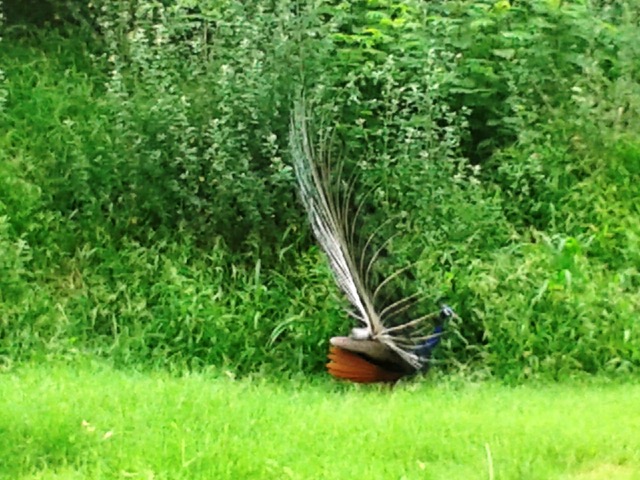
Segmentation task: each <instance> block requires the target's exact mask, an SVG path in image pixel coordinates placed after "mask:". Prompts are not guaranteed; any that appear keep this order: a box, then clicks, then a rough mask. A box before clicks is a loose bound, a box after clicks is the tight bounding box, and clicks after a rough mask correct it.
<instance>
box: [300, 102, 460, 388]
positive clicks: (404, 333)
mask: <svg viewBox="0 0 640 480" xmlns="http://www.w3.org/2000/svg"><path fill="white" fill-rule="evenodd" d="M308 123H309V121H308V118H307V115H306V112H305V102H304V100H303V99H300V100H298V101H297V102H296V104H295V106H294V111H293V115H292V120H291V126H290V133H289V143H290V150H291V155H292V160H293V165H294V170H295V175H296V179H297V185H298V191H299V196H300V198H301V200H302V203H303V205H304V208H305V210H306V211H307V214H308V218H309V222H310V224H311V228H312V231H313V233H314V236H315V237H316V240H317V241H318V243H319V245H320V247H321V248H322V250H324V253H325V255H326V258H327V260H328V263H329V266H330V268H331V270H332V272H333V276H334V279H335V281H336V283H337V285H338V287H339V288H340V290H342V292H343V293H344V295H345V296H346V298H347V300H348V301H349V303H350V305H351V309H350V310H349V314H350V316H351V317H353V318H354V319H355V320H356V321H357V323H358V326H356V327H354V328H352V329H351V332H350V334H349V335H348V336H338V337H333V338H331V339H330V346H329V355H328V358H329V363H328V364H327V369H328V371H329V373H330V374H331V375H332V376H334V377H336V378H338V379H341V380H347V381H351V382H357V383H376V382H391V383H393V382H396V381H397V380H399V379H400V378H403V377H405V376H408V375H413V374H416V373H418V372H422V371H425V370H426V369H427V368H428V367H429V364H430V359H431V355H432V352H433V350H434V348H436V346H437V345H438V343H439V342H440V339H441V337H442V335H443V333H444V331H445V327H446V324H447V322H448V321H449V320H450V319H451V318H453V317H456V318H457V315H456V314H455V312H454V311H453V310H452V308H451V307H449V306H448V305H442V306H441V308H440V309H439V311H436V312H432V313H427V314H422V313H420V314H418V315H417V316H415V317H411V316H409V317H408V315H409V314H410V313H411V312H414V311H416V309H415V308H414V307H415V306H416V305H418V304H419V303H420V302H422V301H423V300H424V299H423V298H422V297H421V296H420V294H419V293H415V294H412V295H410V296H400V298H393V297H391V298H384V299H383V301H381V298H382V295H381V293H382V291H383V290H385V287H387V286H388V285H389V284H390V283H391V282H393V281H394V280H396V279H397V277H398V276H399V275H400V274H401V273H403V272H405V271H406V268H403V269H400V270H397V271H395V272H393V273H391V274H390V275H387V276H385V277H383V278H380V277H376V276H374V275H373V274H372V272H373V271H374V270H375V269H374V266H375V264H376V262H377V261H379V260H380V256H381V252H382V250H383V249H384V246H385V245H387V244H388V241H387V242H384V243H383V247H381V248H378V249H376V250H374V249H373V246H372V245H373V243H374V242H373V239H374V237H375V236H376V235H377V233H378V231H377V230H375V231H374V232H373V233H372V234H371V235H370V236H369V237H368V238H367V239H366V241H364V242H363V241H361V240H360V241H357V239H356V236H357V235H356V234H357V231H358V230H359V228H358V222H359V221H360V219H359V217H360V216H361V213H362V210H363V205H364V200H363V199H361V200H360V201H359V202H355V201H354V192H353V190H354V185H355V182H354V180H353V178H350V179H349V180H346V181H345V179H343V178H342V177H343V176H344V163H343V162H340V161H337V162H336V161H332V148H331V142H330V141H329V140H328V139H327V138H322V139H320V141H318V142H317V144H314V139H313V138H312V136H311V135H310V131H309V126H308ZM365 198H366V196H365ZM353 203H355V206H354V205H352V204H353Z"/></svg>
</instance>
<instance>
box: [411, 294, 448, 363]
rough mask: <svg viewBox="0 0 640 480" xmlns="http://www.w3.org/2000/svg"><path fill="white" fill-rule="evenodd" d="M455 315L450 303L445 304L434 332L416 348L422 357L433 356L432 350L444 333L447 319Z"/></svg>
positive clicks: (416, 351)
mask: <svg viewBox="0 0 640 480" xmlns="http://www.w3.org/2000/svg"><path fill="white" fill-rule="evenodd" d="M454 315H455V312H454V311H453V309H452V308H451V307H450V306H449V305H443V306H442V308H441V309H440V314H439V315H438V323H437V324H436V326H435V328H434V329H433V332H431V335H430V336H429V338H427V340H425V341H424V342H423V343H422V344H420V345H418V346H417V347H416V349H415V350H414V353H415V354H416V355H418V356H419V357H420V358H423V359H428V358H430V357H431V352H432V351H433V349H434V348H436V346H437V345H438V343H440V338H441V337H442V335H443V333H444V324H445V322H446V321H447V320H449V319H450V318H451V317H453V316H454Z"/></svg>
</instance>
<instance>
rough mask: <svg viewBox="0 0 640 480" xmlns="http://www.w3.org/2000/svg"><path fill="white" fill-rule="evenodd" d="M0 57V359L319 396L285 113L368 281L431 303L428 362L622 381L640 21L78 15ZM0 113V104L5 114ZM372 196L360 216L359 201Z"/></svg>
mask: <svg viewBox="0 0 640 480" xmlns="http://www.w3.org/2000/svg"><path fill="white" fill-rule="evenodd" d="M74 11H77V12H80V11H83V12H84V14H85V15H88V16H86V17H84V18H80V17H77V18H76V25H75V26H74V25H68V26H66V27H65V28H62V29H58V30H55V29H53V28H49V29H44V30H42V31H40V32H34V31H33V30H30V29H25V28H20V27H19V26H16V25H14V26H12V27H11V28H10V29H9V30H8V35H9V36H10V41H6V39H5V41H4V43H3V46H5V47H7V48H4V49H3V51H2V52H0V58H1V59H2V65H3V69H4V75H5V77H6V79H5V81H4V84H2V85H0V105H2V107H1V108H2V109H1V110H0V116H1V117H2V127H1V129H0V147H1V148H0V249H1V250H0V252H1V254H2V255H1V258H0V287H2V288H1V290H0V295H1V297H0V299H1V302H0V354H1V355H6V356H9V357H11V358H14V357H15V358H24V357H28V356H34V355H35V356H38V355H42V354H47V355H48V354H51V355H59V354H72V355H73V354H77V353H78V352H85V351H91V352H97V353H99V354H101V355H105V356H110V357H112V358H113V359H114V361H116V362H117V363H120V364H127V365H128V364H134V363H140V362H141V363H144V364H152V365H167V366H170V367H176V368H186V367H201V366H204V365H216V366H218V367H221V368H229V369H233V370H237V371H241V372H250V371H256V370H265V371H292V370H298V369H302V370H303V371H318V370H319V369H320V366H321V365H322V363H324V357H325V354H326V341H327V338H328V337H329V336H331V335H335V334H339V333H341V332H346V331H347V330H348V325H349V320H348V318H347V317H346V315H345V314H344V313H343V310H342V307H344V306H345V305H344V302H343V300H342V299H341V298H340V297H339V295H338V294H337V292H336V291H335V287H334V286H333V284H332V279H331V275H330V273H329V272H328V269H327V267H326V265H325V264H324V260H323V258H322V256H321V255H320V254H319V252H318V249H317V248H316V247H315V246H313V241H312V239H311V237H310V233H309V229H308V226H307V225H306V220H305V216H304V212H303V211H302V208H301V205H300V204H299V202H298V201H297V198H296V191H295V183H294V178H293V174H292V170H291V168H290V166H289V156H288V155H289V154H288V150H287V145H288V142H287V135H288V129H289V120H290V109H291V105H292V101H293V99H294V98H295V97H296V95H297V94H298V93H299V91H300V89H302V90H303V91H304V94H305V96H306V98H307V100H308V102H309V106H310V107H309V108H310V110H311V111H312V112H313V114H314V117H315V120H316V124H315V126H316V127H317V128H318V129H323V128H333V129H334V130H335V133H336V139H337V140H338V141H337V142H336V148H335V153H336V155H339V156H341V157H342V158H344V159H345V164H346V166H345V169H346V171H347V174H349V173H351V172H356V171H357V172H358V183H357V186H358V189H357V192H358V193H357V194H356V200H358V199H361V198H363V197H365V196H366V208H365V213H364V218H365V222H364V225H363V226H362V229H361V231H360V234H361V235H362V236H364V237H366V236H367V235H368V234H369V233H371V232H372V231H373V230H375V229H376V227H377V226H378V225H379V224H380V223H381V221H382V220H383V219H385V218H393V219H394V221H393V222H390V223H389V225H388V228H386V229H383V231H382V232H381V238H384V237H385V236H387V235H390V234H391V233H393V232H394V231H397V232H399V233H400V235H399V236H398V237H397V238H396V239H395V240H394V241H393V242H392V243H391V244H389V246H388V248H387V249H386V250H385V252H384V258H383V261H382V269H383V270H386V271H391V270H394V269H396V268H398V267H399V266H403V265H404V264H406V263H410V262H415V261H417V266H416V268H415V269H414V270H413V271H412V272H411V275H408V276H407V277H406V278H404V279H402V281H401V282H400V284H399V287H398V288H400V289H402V290H405V289H406V290H407V291H413V290H415V289H417V290H420V291H422V292H425V293H427V294H428V296H429V298H430V299H431V300H430V301H431V304H430V305H429V306H428V307H429V308H432V307H435V306H436V305H437V304H438V303H439V302H440V301H447V302H449V303H451V304H452V305H453V306H454V308H456V310H457V311H458V313H459V314H460V315H461V317H462V318H463V320H462V321H461V322H459V323H457V324H454V325H451V328H450V334H449V335H448V336H447V338H446V341H445V342H444V346H443V348H442V349H440V350H439V351H438V354H437V355H438V360H439V361H442V362H445V366H446V367H447V368H450V369H461V370H463V371H470V372H479V373H480V374H484V373H489V374H495V375H498V376H500V377H502V378H506V379H523V378H527V377H530V376H536V375H548V376H550V377H560V376H564V375H569V374H572V373H574V372H577V371H586V372H631V371H636V370H637V367H638V365H640V358H638V351H639V350H638V323H637V320H636V318H637V314H638V310H639V308H638V307H639V305H638V300H637V298H636V297H637V291H638V287H639V286H640V275H639V272H638V267H637V265H640V246H639V240H638V239H639V238H640V230H639V227H638V225H640V222H639V220H640V212H639V211H638V207H637V205H636V204H637V202H636V196H637V193H636V190H637V189H636V188H635V186H636V185H637V183H638V180H639V176H640V171H639V170H638V165H640V138H638V136H637V133H636V132H637V128H638V126H639V125H638V118H640V116H639V115H638V114H639V113H640V91H639V88H640V87H638V85H639V82H638V80H639V78H638V77H639V72H640V69H639V67H640V63H639V61H638V58H640V57H639V56H638V55H637V53H638V44H637V41H636V33H635V32H636V31H637V30H636V29H637V26H638V22H639V15H638V13H637V9H634V8H633V7H632V4H628V3H607V4H606V5H603V6H598V5H595V4H593V5H592V4H589V3H584V2H534V1H522V2H514V3H513V4H509V3H507V2H473V3H472V4H470V3H469V2H463V1H460V2H429V3H427V2H417V1H416V2H413V1H411V2H398V1H393V0H384V1H383V0H380V1H366V2H365V1H358V2H351V3H344V2H343V3H338V2H331V1H324V0H319V1H317V2H302V3H300V2H293V1H290V0H279V1H277V2H262V1H259V2H250V4H247V5H243V4H240V3H238V2H223V3H220V2H214V1H197V2H196V1H176V2H148V1H139V2H106V1H104V2H103V1H97V2H92V3H91V4H90V5H89V6H87V8H86V10H83V9H76V10H74ZM5 98H6V99H5ZM367 192H371V194H370V195H367Z"/></svg>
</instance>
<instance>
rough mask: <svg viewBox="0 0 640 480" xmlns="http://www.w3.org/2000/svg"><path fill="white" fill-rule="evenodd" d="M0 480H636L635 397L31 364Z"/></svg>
mask: <svg viewBox="0 0 640 480" xmlns="http://www.w3.org/2000/svg"><path fill="white" fill-rule="evenodd" d="M0 391H1V392H2V395H0V478H6V479H9V478H10V479H19V478H47V479H58V478H64V479H76V478H77V479H80V478H82V479H90V478H100V479H105V478H143V479H151V478H154V479H161V478H167V479H181V478H211V479H222V478H232V479H244V478H301V479H317V478H331V479H333V478H354V479H359V478H367V479H375V478H384V479H393V478H395V479H400V478H407V479H413V478H426V479H431V478H433V479H440V478H446V479H483V478H486V479H489V478H496V479H553V478H558V479H605V478H606V479H635V478H640V434H639V433H638V432H640V407H638V406H639V405H640V384H638V383H634V384H622V383H615V382H607V381H605V380H591V381H588V382H586V383H584V382H575V383H570V384H567V383H565V384H557V385H540V386H534V385H528V386H521V387H506V386H500V385H496V384H471V383H468V382H462V381H443V380H434V379H433V378H428V379H424V380H421V381H416V382H410V383H407V384H404V385H401V386H399V387H398V388H396V389H388V388H377V387H373V388H360V387H357V386H349V385H347V386H344V385H337V384H335V383H334V382H332V381H330V380H325V379H311V380H305V379H298V380H294V381H286V382H285V381H282V382H280V383H278V382H273V381H265V380H260V379H254V380H233V379H231V378H226V377H224V376H223V377H222V378H221V377H220V376H216V375H213V374H212V375H205V374H198V375H193V376H189V377H182V378H175V377H171V376H169V375H167V374H165V373H137V372H123V371H115V370H112V369H110V368H108V367H106V366H104V365H100V364H90V365H83V366H79V365H76V364H74V365H60V364H55V365H48V366H43V365H27V366H20V367H17V368H14V369H12V370H9V371H6V372H4V373H2V374H0Z"/></svg>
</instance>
